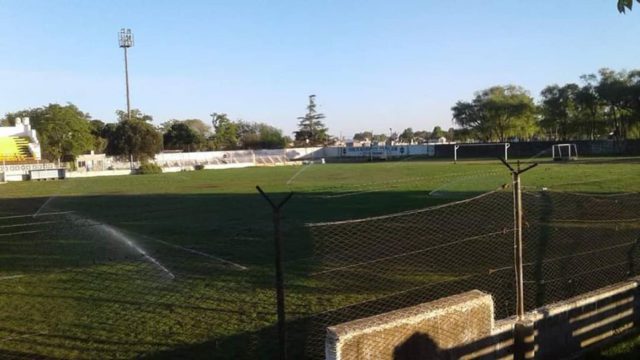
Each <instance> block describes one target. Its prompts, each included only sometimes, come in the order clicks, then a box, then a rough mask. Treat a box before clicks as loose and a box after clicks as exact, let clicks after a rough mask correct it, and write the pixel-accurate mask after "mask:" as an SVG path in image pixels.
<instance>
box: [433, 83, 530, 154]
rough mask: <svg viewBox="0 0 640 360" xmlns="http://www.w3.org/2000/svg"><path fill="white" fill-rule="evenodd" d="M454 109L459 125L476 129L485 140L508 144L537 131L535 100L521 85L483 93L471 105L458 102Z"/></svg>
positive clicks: (454, 117)
mask: <svg viewBox="0 0 640 360" xmlns="http://www.w3.org/2000/svg"><path fill="white" fill-rule="evenodd" d="M451 110H452V112H453V120H454V122H455V123H456V124H457V125H459V126H461V127H462V128H465V129H469V130H473V131H474V132H475V133H476V134H478V136H480V138H481V139H482V140H485V141H493V140H497V141H500V142H504V141H506V140H507V139H508V138H509V137H512V136H520V137H526V136H527V135H528V134H531V133H533V132H534V131H535V130H534V129H533V128H534V127H535V121H534V113H535V105H534V103H533V99H532V98H531V96H529V94H528V92H527V91H526V90H524V89H523V88H521V87H519V86H515V85H507V86H494V87H491V88H488V89H485V90H482V91H480V92H477V93H476V95H475V97H474V99H473V100H472V101H471V102H464V101H458V102H457V103H456V105H454V106H453V107H452V108H451ZM433 136H435V135H433V134H432V137H433Z"/></svg>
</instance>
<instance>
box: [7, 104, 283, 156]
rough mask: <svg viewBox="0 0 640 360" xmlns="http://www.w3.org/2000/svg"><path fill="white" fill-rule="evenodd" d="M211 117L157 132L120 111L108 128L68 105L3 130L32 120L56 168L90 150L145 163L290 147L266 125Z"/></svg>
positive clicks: (29, 112)
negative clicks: (177, 155)
mask: <svg viewBox="0 0 640 360" xmlns="http://www.w3.org/2000/svg"><path fill="white" fill-rule="evenodd" d="M211 116H212V125H208V124H207V123H205V122H204V121H202V120H200V119H184V120H178V119H172V120H169V121H167V122H165V123H163V124H161V125H160V126H155V125H153V124H152V121H153V117H152V116H151V115H149V114H145V113H143V112H142V111H140V110H139V109H132V110H131V119H129V116H128V115H127V112H126V111H122V110H117V111H116V117H117V122H113V123H105V122H103V121H101V120H98V119H93V118H92V117H91V116H90V115H89V114H88V113H86V112H83V111H81V110H80V109H78V107H77V106H76V105H74V104H71V103H67V104H66V105H61V104H49V105H46V106H42V107H38V108H32V109H25V110H20V111H16V112H11V113H7V114H6V115H5V117H4V118H3V119H1V120H0V125H2V126H12V125H14V124H15V120H16V118H24V117H29V118H30V122H31V126H32V128H33V129H35V130H36V133H37V136H38V140H39V142H40V146H41V150H42V154H43V157H44V158H46V159H47V160H49V161H57V162H61V161H70V160H73V158H75V157H76V156H78V155H80V154H84V153H87V152H89V151H92V150H93V151H95V152H96V153H106V154H107V155H111V156H117V157H121V158H126V159H133V160H136V161H137V160H142V161H144V160H146V159H150V158H153V157H154V156H155V154H157V153H159V152H161V151H163V150H165V151H167V150H175V151H211V150H235V149H275V148H283V147H285V146H286V145H287V144H289V143H290V142H291V139H290V138H288V137H287V136H283V134H282V131H281V130H280V129H278V128H275V127H273V126H271V125H268V124H265V123H261V122H248V121H243V120H235V121H232V120H230V119H229V117H228V116H227V114H224V113H214V114H211Z"/></svg>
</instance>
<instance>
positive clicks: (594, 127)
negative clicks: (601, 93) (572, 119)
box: [574, 75, 606, 140]
mask: <svg viewBox="0 0 640 360" xmlns="http://www.w3.org/2000/svg"><path fill="white" fill-rule="evenodd" d="M580 78H581V79H582V80H583V82H584V83H585V84H584V85H583V86H582V87H581V88H580V89H579V90H578V92H577V93H576V94H575V100H574V101H575V105H576V111H577V116H578V119H577V120H578V128H579V129H578V131H579V133H580V134H581V135H582V136H584V137H585V138H587V139H589V140H595V139H597V138H598V137H599V136H600V135H601V134H603V133H604V132H605V131H606V130H605V129H606V123H605V121H604V114H603V104H602V101H601V100H600V98H599V97H598V93H597V92H596V88H595V85H594V83H595V81H596V79H597V78H596V76H595V75H582V76H581V77H580Z"/></svg>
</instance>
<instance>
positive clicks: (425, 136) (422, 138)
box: [413, 130, 431, 143]
mask: <svg viewBox="0 0 640 360" xmlns="http://www.w3.org/2000/svg"><path fill="white" fill-rule="evenodd" d="M413 137H414V139H416V140H417V141H418V143H425V142H427V141H429V139H430V138H431V133H430V132H428V131H426V130H420V131H416V132H414V133H413Z"/></svg>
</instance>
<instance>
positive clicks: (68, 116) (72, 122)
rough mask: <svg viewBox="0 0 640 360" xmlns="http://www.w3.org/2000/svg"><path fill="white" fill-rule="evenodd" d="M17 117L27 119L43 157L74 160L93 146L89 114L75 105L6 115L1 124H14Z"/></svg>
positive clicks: (69, 104)
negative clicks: (35, 134) (33, 130)
mask: <svg viewBox="0 0 640 360" xmlns="http://www.w3.org/2000/svg"><path fill="white" fill-rule="evenodd" d="M17 117H29V119H30V121H31V126H32V128H33V129H35V130H36V133H37V135H38V141H39V142H40V146H41V149H42V154H43V156H44V157H45V158H47V159H49V160H51V161H54V160H55V161H57V162H60V160H61V159H62V158H63V157H65V156H71V157H76V156H78V155H80V154H82V153H84V152H86V151H88V150H91V149H92V147H93V137H92V135H91V127H90V124H89V119H90V118H91V116H89V114H87V113H84V112H82V111H80V110H79V109H78V108H77V107H76V106H75V105H73V104H71V103H67V105H64V106H63V105H60V104H49V105H47V106H43V107H39V108H35V109H28V110H22V111H18V112H15V113H9V114H7V115H6V117H5V122H6V123H8V124H11V125H13V124H15V119H16V118H17Z"/></svg>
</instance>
